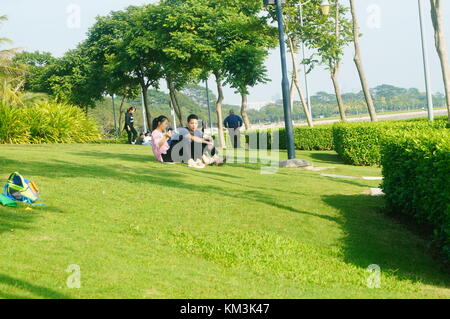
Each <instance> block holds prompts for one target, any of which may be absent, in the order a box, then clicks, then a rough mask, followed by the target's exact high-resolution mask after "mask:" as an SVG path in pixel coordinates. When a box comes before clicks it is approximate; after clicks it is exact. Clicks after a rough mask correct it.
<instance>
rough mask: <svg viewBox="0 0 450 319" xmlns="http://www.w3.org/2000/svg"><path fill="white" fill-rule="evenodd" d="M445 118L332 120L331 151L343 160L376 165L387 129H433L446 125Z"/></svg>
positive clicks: (350, 162)
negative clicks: (347, 121)
mask: <svg viewBox="0 0 450 319" xmlns="http://www.w3.org/2000/svg"><path fill="white" fill-rule="evenodd" d="M447 124H448V122H447V120H446V119H444V118H438V119H436V120H435V121H434V122H429V121H428V120H426V119H420V120H417V119H413V120H400V121H380V122H356V123H342V122H340V123H335V124H334V125H333V144H334V149H335V151H336V152H337V153H338V154H339V156H340V157H341V158H342V159H343V160H344V162H346V163H347V164H351V165H357V166H372V165H380V160H381V143H382V142H383V140H384V139H385V138H386V136H388V135H389V134H390V133H392V132H395V131H399V130H411V129H415V128H422V129H433V128H445V127H447Z"/></svg>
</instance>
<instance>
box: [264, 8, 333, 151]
mask: <svg viewBox="0 0 450 319" xmlns="http://www.w3.org/2000/svg"><path fill="white" fill-rule="evenodd" d="M263 2H264V5H273V4H275V5H276V14H277V20H278V38H279V41H280V55H281V71H282V75H283V79H282V83H281V86H282V92H283V109H284V124H285V128H286V139H287V150H288V159H289V160H294V159H295V146H294V132H293V127H292V116H291V105H290V104H291V102H290V98H289V79H288V72H287V66H286V44H285V36H284V24H283V9H282V7H281V4H282V3H285V2H286V0H263ZM320 6H321V10H322V14H324V15H328V13H329V11H330V3H329V2H328V0H322V2H321V5H320Z"/></svg>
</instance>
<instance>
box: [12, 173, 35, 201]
mask: <svg viewBox="0 0 450 319" xmlns="http://www.w3.org/2000/svg"><path fill="white" fill-rule="evenodd" d="M4 191H5V192H4V195H5V196H6V197H8V198H10V199H12V200H15V201H18V202H22V203H28V204H33V203H35V202H36V201H38V200H39V189H38V188H37V187H36V185H35V184H34V183H33V182H32V181H30V180H28V179H26V178H24V177H23V176H22V175H20V174H19V173H17V172H15V173H12V174H11V176H9V179H8V184H6V185H5V186H4Z"/></svg>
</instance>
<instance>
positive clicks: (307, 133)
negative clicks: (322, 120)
mask: <svg viewBox="0 0 450 319" xmlns="http://www.w3.org/2000/svg"><path fill="white" fill-rule="evenodd" d="M274 131H277V132H278V134H279V149H282V150H285V149H287V145H286V130H285V129H284V128H281V129H275V130H272V129H269V130H266V131H265V132H267V146H268V147H271V146H272V145H271V144H272V143H271V142H272V137H273V134H274ZM262 132H264V130H256V131H251V132H248V133H247V136H246V143H249V141H250V139H251V138H253V139H254V140H256V141H257V145H256V147H257V148H259V147H260V140H259V139H260V138H261V137H262V135H261V134H260V133H262ZM254 135H257V136H256V137H255V136H254ZM294 144H295V148H296V149H298V150H307V151H312V150H316V151H328V150H332V149H333V131H332V126H331V125H320V126H316V127H306V126H298V127H294ZM249 146H250V147H252V146H253V145H249ZM253 148H255V147H253Z"/></svg>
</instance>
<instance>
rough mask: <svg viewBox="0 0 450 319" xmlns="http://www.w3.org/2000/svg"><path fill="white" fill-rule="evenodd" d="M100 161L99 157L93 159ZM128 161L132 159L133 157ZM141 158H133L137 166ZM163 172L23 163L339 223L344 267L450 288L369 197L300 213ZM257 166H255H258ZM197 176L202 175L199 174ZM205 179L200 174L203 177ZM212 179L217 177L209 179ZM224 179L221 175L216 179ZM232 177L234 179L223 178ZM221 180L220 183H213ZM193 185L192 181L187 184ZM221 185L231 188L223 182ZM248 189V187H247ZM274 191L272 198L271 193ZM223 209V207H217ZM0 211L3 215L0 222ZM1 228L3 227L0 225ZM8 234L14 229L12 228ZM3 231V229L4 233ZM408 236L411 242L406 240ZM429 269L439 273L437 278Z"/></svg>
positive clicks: (329, 198)
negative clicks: (331, 211) (329, 211)
mask: <svg viewBox="0 0 450 319" xmlns="http://www.w3.org/2000/svg"><path fill="white" fill-rule="evenodd" d="M94 156H96V155H94ZM125 156H126V158H128V159H130V160H131V158H132V157H128V155H125ZM137 158H138V157H136V158H134V160H136V159H137ZM0 160H2V162H3V163H5V164H15V163H16V162H15V161H13V160H10V162H8V161H9V160H6V159H2V158H0ZM155 164H156V165H161V166H160V167H161V169H158V168H159V166H152V167H151V168H150V169H148V170H142V167H140V169H129V168H126V169H125V168H120V167H119V168H118V167H117V165H105V164H103V165H102V164H101V163H100V164H99V165H92V164H90V165H83V164H74V163H73V162H64V161H58V160H53V162H46V163H42V162H24V163H22V164H21V165H22V166H23V170H22V171H23V172H24V173H30V174H33V175H35V176H36V175H39V176H46V177H99V178H107V179H116V180H122V181H126V182H130V183H136V182H145V183H149V185H153V186H156V187H166V188H170V189H172V190H173V191H174V192H179V191H182V192H185V191H187V190H191V191H194V192H199V193H205V194H211V193H214V194H216V195H220V196H222V197H223V198H224V199H228V200H235V199H236V197H239V198H240V199H244V200H248V201H253V202H258V203H261V204H264V205H268V206H271V207H272V208H277V209H282V210H286V211H289V212H293V213H298V214H304V215H309V216H314V217H317V218H321V219H324V220H327V221H331V222H335V223H337V224H338V225H339V226H340V227H341V228H342V229H343V231H344V233H345V234H346V237H345V238H343V242H344V247H345V252H344V254H345V255H344V257H343V258H344V261H345V262H348V263H352V264H354V265H356V266H358V267H361V268H366V267H368V266H369V265H371V264H378V265H379V266H380V267H381V269H382V271H387V272H390V273H392V274H393V275H395V276H396V277H398V278H400V279H404V280H411V281H421V282H423V283H428V284H434V285H440V286H445V287H449V280H448V277H446V276H445V275H444V274H443V273H442V272H441V271H439V269H438V266H437V264H436V263H435V262H434V261H433V260H432V259H431V257H430V255H429V254H428V253H427V252H426V249H425V243H424V242H423V241H420V240H419V239H418V238H417V236H414V235H412V234H411V233H409V232H408V230H407V229H406V228H405V227H402V226H401V225H398V224H396V223H394V222H393V221H391V220H389V219H387V218H386V217H385V216H383V215H381V214H379V213H378V212H377V210H378V209H379V208H380V207H382V201H383V199H382V198H379V197H371V196H367V195H324V196H322V200H323V202H325V203H326V204H328V205H329V206H331V207H334V208H336V209H338V210H339V211H340V213H341V214H340V215H341V216H339V217H333V216H329V215H326V214H317V213H313V212H308V211H303V210H299V209H297V208H296V207H292V206H289V205H286V204H281V203H279V200H278V199H277V195H278V193H279V192H286V191H285V190H281V189H270V190H269V189H266V192H260V191H256V190H245V189H243V188H242V186H243V185H239V184H235V183H233V182H232V181H229V182H228V185H229V187H228V188H225V189H224V188H223V187H219V186H216V185H214V184H212V183H208V182H207V181H209V180H211V178H207V177H206V176H207V175H210V174H206V173H205V175H206V176H205V178H206V179H205V181H206V182H205V183H202V184H199V183H197V184H190V183H188V182H186V181H185V180H183V179H182V178H186V177H189V176H191V175H192V174H193V172H194V171H188V172H186V173H184V172H182V171H180V170H175V171H169V169H167V166H165V165H164V164H159V163H155ZM255 166H256V165H255ZM195 172H196V173H198V172H200V171H195ZM199 174H202V173H199ZM211 175H213V174H211ZM218 175H219V176H220V174H218ZM221 177H231V176H221ZM213 179H219V178H213ZM188 180H189V179H188ZM221 182H227V181H225V180H221ZM345 182H346V183H349V184H353V185H355V186H362V185H361V184H360V183H357V182H353V181H345ZM244 186H245V185H244ZM269 191H270V193H268V192H269ZM217 204H219V205H220V203H217ZM1 217H2V215H1V210H0V218H1ZM8 217H11V218H13V219H12V222H10V224H14V223H15V224H17V225H18V226H17V227H20V225H22V227H26V224H27V223H28V222H30V221H31V220H30V219H27V218H28V217H17V218H16V219H14V217H13V216H8ZM0 226H1V225H0ZM3 228H4V229H7V228H13V227H10V226H7V227H3ZM1 230H2V228H0V231H1ZM404 236H406V237H407V238H406V239H405V238H403V237H404ZM430 269H435V270H434V271H433V272H431V271H430Z"/></svg>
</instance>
